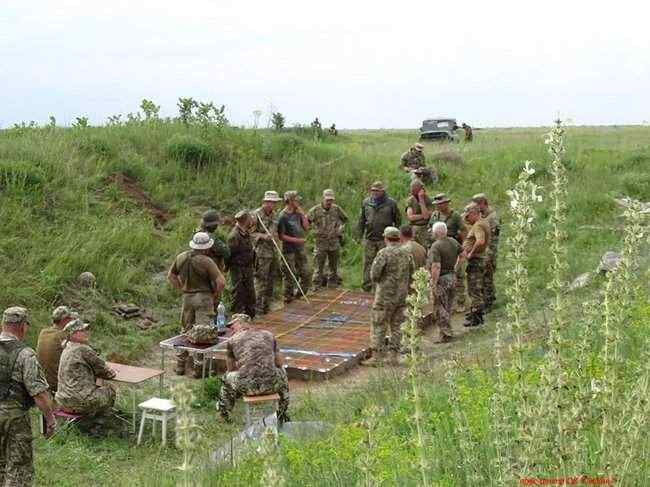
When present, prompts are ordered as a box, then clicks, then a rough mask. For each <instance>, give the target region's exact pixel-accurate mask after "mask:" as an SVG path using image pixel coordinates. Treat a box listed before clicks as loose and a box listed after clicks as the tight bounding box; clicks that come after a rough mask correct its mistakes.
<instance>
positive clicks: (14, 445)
mask: <svg viewBox="0 0 650 487" xmlns="http://www.w3.org/2000/svg"><path fill="white" fill-rule="evenodd" d="M28 327H29V316H28V313H27V310H26V309H25V308H22V307H19V306H13V307H11V308H7V309H6V310H5V311H4V313H3V314H2V332H1V333H0V485H2V486H12V487H13V486H31V485H32V480H33V477H34V462H33V451H32V427H31V420H30V417H29V409H30V408H31V407H32V406H33V405H36V406H37V407H38V408H39V409H40V410H41V412H42V413H43V417H44V418H45V423H46V430H45V436H46V437H49V436H50V435H52V433H53V432H54V428H55V427H56V420H55V418H54V414H53V413H52V408H53V406H52V398H51V396H50V393H49V392H48V384H47V381H46V380H45V376H44V374H43V371H42V370H41V367H40V365H39V363H38V359H37V358H36V353H35V352H34V350H32V349H31V348H29V347H28V346H27V345H25V343H24V342H23V340H24V338H25V335H26V334H27V329H28Z"/></svg>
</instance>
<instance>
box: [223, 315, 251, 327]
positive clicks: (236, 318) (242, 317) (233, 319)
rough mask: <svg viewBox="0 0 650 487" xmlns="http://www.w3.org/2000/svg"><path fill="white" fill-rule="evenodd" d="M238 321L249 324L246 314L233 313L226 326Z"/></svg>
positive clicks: (249, 320) (249, 319)
mask: <svg viewBox="0 0 650 487" xmlns="http://www.w3.org/2000/svg"><path fill="white" fill-rule="evenodd" d="M238 321H243V322H245V323H250V322H251V317H250V316H248V315H247V314H246V313H235V314H234V315H232V316H231V317H230V321H229V322H228V324H227V325H226V326H232V325H234V324H235V323H237V322H238Z"/></svg>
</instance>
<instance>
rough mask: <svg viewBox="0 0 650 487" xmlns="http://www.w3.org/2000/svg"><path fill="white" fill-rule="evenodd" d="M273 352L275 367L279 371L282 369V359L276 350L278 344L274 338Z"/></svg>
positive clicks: (278, 350) (277, 349)
mask: <svg viewBox="0 0 650 487" xmlns="http://www.w3.org/2000/svg"><path fill="white" fill-rule="evenodd" d="M273 351H274V352H275V366H276V367H277V368H278V369H281V368H282V367H284V357H283V356H282V352H280V349H279V348H278V342H277V341H276V340H275V338H274V339H273Z"/></svg>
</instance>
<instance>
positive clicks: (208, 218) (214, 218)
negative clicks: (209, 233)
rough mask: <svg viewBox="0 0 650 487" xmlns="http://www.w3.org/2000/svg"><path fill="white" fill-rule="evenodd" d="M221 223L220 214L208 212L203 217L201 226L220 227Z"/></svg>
mask: <svg viewBox="0 0 650 487" xmlns="http://www.w3.org/2000/svg"><path fill="white" fill-rule="evenodd" d="M219 221H220V219H219V213H217V210H208V211H206V212H205V213H203V216H202V217H201V225H203V226H204V227H213V226H215V225H219Z"/></svg>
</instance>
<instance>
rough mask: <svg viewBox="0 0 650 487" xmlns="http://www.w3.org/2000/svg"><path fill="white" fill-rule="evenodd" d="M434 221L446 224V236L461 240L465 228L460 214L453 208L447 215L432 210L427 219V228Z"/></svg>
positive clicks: (431, 225)
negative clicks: (429, 217)
mask: <svg viewBox="0 0 650 487" xmlns="http://www.w3.org/2000/svg"><path fill="white" fill-rule="evenodd" d="M436 222H443V223H444V224H445V225H447V236H448V237H451V238H453V239H455V240H456V241H457V242H459V243H460V241H461V240H462V238H461V237H462V235H463V234H464V233H465V231H466V228H465V224H464V223H463V221H462V219H461V218H460V215H459V214H458V213H456V212H455V211H454V210H451V213H449V215H444V214H442V213H440V212H439V211H434V212H433V213H432V214H431V219H430V220H429V228H431V227H433V224H434V223H436Z"/></svg>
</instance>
